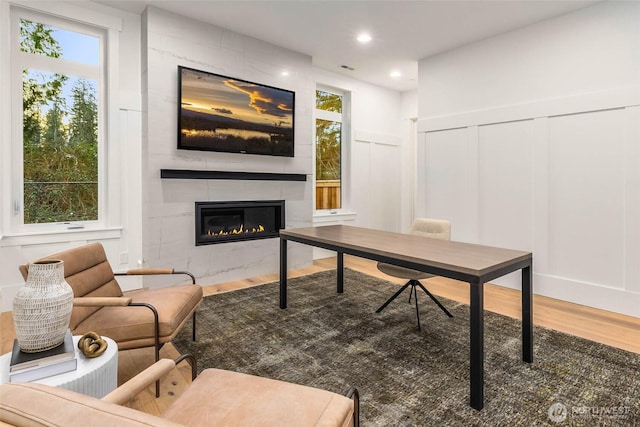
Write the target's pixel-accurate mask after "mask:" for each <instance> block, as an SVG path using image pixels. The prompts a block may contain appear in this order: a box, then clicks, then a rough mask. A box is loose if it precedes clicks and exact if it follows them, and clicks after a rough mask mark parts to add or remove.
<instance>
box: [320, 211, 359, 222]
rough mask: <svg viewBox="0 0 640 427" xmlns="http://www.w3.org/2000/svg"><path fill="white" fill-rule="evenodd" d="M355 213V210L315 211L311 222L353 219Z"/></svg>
mask: <svg viewBox="0 0 640 427" xmlns="http://www.w3.org/2000/svg"><path fill="white" fill-rule="evenodd" d="M356 216H357V213H355V212H339V211H338V212H335V213H329V212H322V213H316V214H315V215H313V219H312V222H313V223H314V224H321V223H325V222H334V221H355V219H356Z"/></svg>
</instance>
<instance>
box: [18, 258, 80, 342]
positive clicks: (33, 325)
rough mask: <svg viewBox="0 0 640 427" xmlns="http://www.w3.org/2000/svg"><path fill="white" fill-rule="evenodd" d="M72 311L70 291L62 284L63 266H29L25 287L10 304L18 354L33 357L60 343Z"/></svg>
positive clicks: (55, 263) (54, 262) (56, 262)
mask: <svg viewBox="0 0 640 427" xmlns="http://www.w3.org/2000/svg"><path fill="white" fill-rule="evenodd" d="M72 308H73V290H72V289H71V286H69V284H68V283H67V282H66V280H64V262H63V261H59V260H49V261H37V262H34V263H31V264H29V275H28V276H27V282H26V284H25V285H24V286H23V287H22V288H20V290H19V291H18V294H17V295H16V297H15V299H14V300H13V323H14V326H15V329H16V336H17V338H18V344H19V345H20V350H22V351H24V352H27V353H36V352H39V351H44V350H48V349H50V348H53V347H55V346H57V345H59V344H62V342H63V341H64V335H65V333H66V332H67V329H68V328H69V321H70V320H71V310H72Z"/></svg>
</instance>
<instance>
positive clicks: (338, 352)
mask: <svg viewBox="0 0 640 427" xmlns="http://www.w3.org/2000/svg"><path fill="white" fill-rule="evenodd" d="M397 289H398V287H397V285H394V284H392V283H389V282H386V281H383V280H379V279H376V278H373V277H370V276H367V275H364V274H361V273H358V272H354V271H352V270H348V269H347V270H346V271H345V292H344V294H337V293H336V285H335V271H326V272H321V273H316V274H312V275H309V276H304V277H300V278H296V279H290V280H289V307H288V308H287V309H286V310H281V309H279V308H278V284H277V283H270V284H266V285H262V286H257V287H254V288H249V289H243V290H238V291H234V292H229V293H225V294H219V295H214V296H210V297H207V298H205V300H204V302H203V304H202V306H201V308H200V309H199V310H198V320H197V322H198V340H197V341H196V342H195V343H194V342H192V341H191V339H190V328H189V327H187V328H184V329H183V331H182V332H181V333H180V335H179V336H178V337H177V338H176V339H175V340H174V344H175V346H176V347H177V348H178V350H179V351H180V352H183V353H186V352H188V353H192V354H193V355H194V356H195V357H196V359H197V361H198V369H199V370H202V369H205V368H208V367H215V368H221V369H229V370H233V371H240V372H245V373H249V374H254V375H260V376H264V377H269V378H276V379H280V380H284V381H290V382H294V383H299V384H305V385H309V386H313V387H319V388H322V389H327V390H331V391H335V392H338V393H343V392H344V391H346V390H347V389H348V388H349V387H350V386H355V387H357V388H358V389H359V391H360V396H361V420H362V425H363V426H385V427H387V426H527V427H528V426H534V425H536V426H544V425H563V426H598V425H603V426H604V425H611V426H640V355H638V354H635V353H630V352H627V351H624V350H619V349H616V348H612V347H609V346H605V345H602V344H597V343H594V342H591V341H587V340H584V339H581V338H577V337H574V336H570V335H566V334H563V333H560V332H556V331H552V330H549V329H545V328H541V327H535V330H534V343H535V349H534V363H533V364H527V363H525V362H523V361H522V359H521V335H520V334H521V330H520V321H519V320H515V319H511V318H508V317H505V316H501V315H498V314H495V313H491V312H485V407H484V409H483V410H482V411H476V410H474V409H472V408H470V407H469V405H468V401H469V307H468V306H467V305H465V304H460V303H457V302H454V301H450V300H446V299H441V301H442V302H443V303H444V304H445V306H446V307H447V308H448V309H449V311H451V313H452V314H453V315H454V316H455V317H454V318H452V319H450V318H448V317H447V316H445V314H444V313H442V312H441V311H440V309H439V308H438V307H437V306H436V305H435V304H434V303H433V302H432V301H431V300H430V299H429V298H428V297H427V296H426V295H424V294H423V293H420V294H419V296H420V308H421V319H422V331H421V332H418V331H417V329H416V317H415V309H414V308H413V305H409V304H408V303H407V300H408V290H407V291H406V292H405V293H404V294H403V295H401V297H399V298H398V299H396V300H395V301H394V302H393V303H392V304H390V305H389V306H388V307H387V308H386V309H385V310H384V311H383V312H382V313H380V314H376V313H375V310H376V308H378V306H380V305H381V304H382V303H383V302H384V301H386V300H387V298H389V297H390V296H391V295H392V294H393V293H394V292H395V290H397Z"/></svg>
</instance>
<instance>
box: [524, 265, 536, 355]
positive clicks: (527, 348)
mask: <svg viewBox="0 0 640 427" xmlns="http://www.w3.org/2000/svg"><path fill="white" fill-rule="evenodd" d="M532 275H533V273H532V271H531V266H529V267H525V268H523V269H522V360H524V361H525V362H528V363H532V362H533V286H532V281H533V280H532Z"/></svg>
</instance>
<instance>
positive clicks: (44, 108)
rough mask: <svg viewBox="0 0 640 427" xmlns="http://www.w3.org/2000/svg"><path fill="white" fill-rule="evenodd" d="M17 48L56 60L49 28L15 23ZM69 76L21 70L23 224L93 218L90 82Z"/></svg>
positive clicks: (94, 145)
mask: <svg viewBox="0 0 640 427" xmlns="http://www.w3.org/2000/svg"><path fill="white" fill-rule="evenodd" d="M20 49H21V51H23V52H26V53H33V54H40V55H45V56H48V57H51V58H60V57H61V56H62V47H61V46H60V43H58V41H56V40H55V38H54V29H53V28H52V27H49V26H46V25H43V24H39V23H34V22H31V21H27V20H21V21H20ZM70 77H71V76H64V75H60V74H54V73H47V72H41V71H38V70H32V69H25V70H24V71H23V81H22V99H23V102H22V104H23V158H24V165H23V170H24V223H25V224H34V223H47V222H65V221H86V220H96V219H98V107H97V100H96V92H97V90H96V84H95V82H93V81H89V80H84V79H75V78H74V79H71V78H70ZM71 80H72V81H73V84H72V85H71V87H70V90H69V89H67V90H66V91H67V94H66V96H65V85H66V84H67V83H69V82H70V81H71ZM69 91H70V94H69V93H68V92H69Z"/></svg>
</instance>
